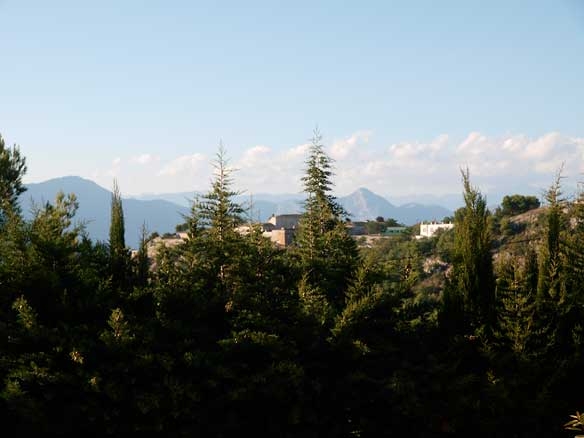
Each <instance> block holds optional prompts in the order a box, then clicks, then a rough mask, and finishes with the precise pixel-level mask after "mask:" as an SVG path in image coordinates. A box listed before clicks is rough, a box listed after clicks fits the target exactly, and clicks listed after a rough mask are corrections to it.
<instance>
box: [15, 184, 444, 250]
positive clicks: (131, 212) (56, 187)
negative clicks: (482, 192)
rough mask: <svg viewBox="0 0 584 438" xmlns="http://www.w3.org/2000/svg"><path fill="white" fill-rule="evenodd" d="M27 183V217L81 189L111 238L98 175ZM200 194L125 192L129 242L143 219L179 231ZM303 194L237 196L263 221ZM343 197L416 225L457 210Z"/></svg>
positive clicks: (366, 210) (294, 207)
mask: <svg viewBox="0 0 584 438" xmlns="http://www.w3.org/2000/svg"><path fill="white" fill-rule="evenodd" d="M26 187H27V191H26V192H24V193H23V194H22V195H21V196H20V204H21V207H22V209H23V212H24V214H25V217H27V218H30V217H32V215H33V210H34V206H35V205H36V206H39V205H43V204H44V203H46V202H53V200H54V199H55V196H56V194H57V193H58V192H59V191H62V192H64V193H65V194H68V193H75V195H76V196H77V200H78V202H79V210H78V212H77V215H76V220H77V221H78V222H80V223H84V224H85V227H86V230H87V233H88V235H89V236H90V237H91V238H92V239H93V240H100V241H107V239H108V236H109V223H110V213H111V212H110V203H111V191H110V190H108V189H106V188H104V187H102V186H100V185H99V184H97V183H95V182H94V181H91V180H89V179H86V178H82V177H79V176H73V175H69V176H63V177H59V178H53V179H49V180H46V181H43V182H39V183H29V184H26ZM122 194H123V188H122ZM196 195H197V192H195V191H193V192H177V193H167V194H160V195H155V194H149V195H139V196H137V197H136V196H127V197H126V196H123V197H122V202H123V207H124V219H125V225H126V226H125V229H126V244H127V245H128V246H129V247H131V248H136V247H137V246H138V244H139V237H140V229H141V227H142V224H145V225H146V227H147V229H148V230H149V232H153V231H156V232H158V233H160V234H163V233H169V232H174V230H175V226H176V225H177V224H179V223H182V222H184V215H188V214H189V210H190V208H189V206H188V201H189V200H192V199H194V198H195V196H196ZM264 196H265V198H264ZM181 198H182V199H183V201H182V202H181V203H177V202H173V199H174V200H177V199H181ZM302 200H303V196H302V194H282V195H278V194H265V195H262V194H254V195H251V196H250V195H239V196H237V197H236V202H239V203H242V204H244V205H245V206H247V207H248V208H249V207H250V205H251V208H250V212H249V213H248V215H249V218H250V219H251V220H254V221H261V222H265V221H267V219H268V218H269V217H270V216H271V215H272V214H276V215H278V214H286V213H301V212H302ZM337 201H338V202H339V204H341V205H342V206H343V207H344V208H345V209H346V210H347V212H348V213H349V214H350V216H349V217H350V218H351V219H352V220H354V221H364V220H374V219H375V218H376V217H378V216H382V217H384V218H385V219H387V218H393V219H395V220H397V221H398V222H401V223H403V224H405V225H413V224H414V223H416V222H419V221H422V220H440V219H442V218H443V217H445V216H450V215H452V211H451V210H449V209H447V208H445V207H442V206H439V205H424V204H418V203H409V204H405V205H402V206H396V205H394V204H392V203H391V202H389V201H388V200H387V199H386V198H384V197H383V196H380V195H378V194H376V193H374V192H372V191H371V190H369V189H367V188H365V187H360V188H358V189H357V190H355V191H354V192H352V193H350V194H349V195H346V196H341V197H338V198H337ZM27 204H28V205H27ZM27 207H28V208H27Z"/></svg>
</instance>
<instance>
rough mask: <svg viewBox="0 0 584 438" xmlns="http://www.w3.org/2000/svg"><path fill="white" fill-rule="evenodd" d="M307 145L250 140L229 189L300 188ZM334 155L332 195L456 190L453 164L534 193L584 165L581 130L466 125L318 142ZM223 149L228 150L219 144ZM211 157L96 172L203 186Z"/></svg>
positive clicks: (498, 184)
mask: <svg viewBox="0 0 584 438" xmlns="http://www.w3.org/2000/svg"><path fill="white" fill-rule="evenodd" d="M309 147H310V145H309V144H306V143H305V144H297V145H290V146H288V147H285V148H279V149H275V148H274V147H271V146H269V145H262V144H260V145H255V146H251V147H248V148H246V149H244V150H243V151H242V152H241V153H240V154H239V156H237V157H230V159H231V160H230V165H232V168H233V169H234V170H235V172H234V174H233V179H234V182H235V188H236V189H238V190H243V191H246V192H248V193H300V192H301V191H302V182H301V178H302V176H303V174H304V168H305V159H306V156H307V153H308V150H309ZM325 149H326V151H327V153H328V154H329V155H330V156H331V158H332V159H333V160H334V172H335V176H334V179H333V181H334V184H335V191H336V193H337V194H338V195H344V194H348V193H350V192H352V191H353V190H356V189H357V188H359V187H367V188H369V189H371V190H373V191H375V192H377V193H379V194H382V195H385V196H389V197H391V196H407V195H414V194H431V195H437V196H439V195H446V194H452V193H460V191H461V175H460V170H461V169H465V168H468V169H469V171H470V175H471V180H472V182H473V184H474V185H476V186H478V187H479V188H480V189H481V190H482V191H483V192H484V193H486V194H488V193H489V192H499V193H526V192H530V193H532V194H534V193H535V194H538V193H541V192H542V191H543V190H544V189H545V188H547V187H548V186H549V185H550V184H551V182H552V181H553V178H554V175H555V173H556V172H557V171H558V170H559V169H560V167H562V166H563V175H564V176H566V181H567V182H568V183H569V184H573V185H575V184H576V182H578V181H579V180H580V179H582V177H581V175H582V173H583V172H584V137H573V136H567V135H563V134H561V133H559V132H549V133H546V134H544V135H542V136H539V137H535V138H531V137H529V136H527V135H524V134H515V135H502V136H489V135H486V134H484V133H481V132H470V133H469V134H468V135H467V136H466V137H464V138H461V139H454V138H452V137H451V136H450V135H448V134H440V135H437V136H436V137H435V138H434V139H431V140H430V141H401V142H397V143H384V142H383V141H382V140H381V139H379V138H376V137H375V134H374V133H373V132H371V131H368V130H360V131H356V132H354V133H352V134H351V135H349V136H347V137H344V138H340V139H335V140H333V141H331V142H330V144H328V145H325ZM227 152H228V155H229V150H228V149H227ZM212 159H213V157H212V156H208V155H205V154H203V153H199V152H195V153H192V154H188V155H180V156H177V157H165V158H163V157H160V156H157V155H154V154H150V153H148V152H144V153H143V154H139V155H136V156H132V157H128V158H124V157H115V158H114V159H113V160H112V161H111V164H110V167H109V168H108V169H105V170H103V171H101V172H98V173H96V174H95V175H93V176H94V178H95V179H97V180H98V182H100V183H104V185H105V186H109V185H111V178H112V176H115V177H116V178H117V179H118V180H119V182H120V186H121V187H122V189H124V187H127V188H126V189H125V190H127V192H128V193H131V194H138V193H146V192H149V193H155V192H158V193H161V192H180V191H195V190H196V191H204V190H207V189H208V188H209V186H210V185H209V182H210V180H211V178H212V172H213V168H212V165H211V161H212Z"/></svg>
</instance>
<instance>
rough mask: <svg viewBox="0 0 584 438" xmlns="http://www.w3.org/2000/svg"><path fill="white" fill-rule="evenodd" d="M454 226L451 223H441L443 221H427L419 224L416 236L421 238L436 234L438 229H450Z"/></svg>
mask: <svg viewBox="0 0 584 438" xmlns="http://www.w3.org/2000/svg"><path fill="white" fill-rule="evenodd" d="M452 228H454V224H453V223H443V222H434V221H432V222H429V223H424V222H422V223H421V224H420V234H419V235H417V236H416V238H418V239H421V238H422V237H432V236H433V235H434V234H436V231H438V230H451V229H452Z"/></svg>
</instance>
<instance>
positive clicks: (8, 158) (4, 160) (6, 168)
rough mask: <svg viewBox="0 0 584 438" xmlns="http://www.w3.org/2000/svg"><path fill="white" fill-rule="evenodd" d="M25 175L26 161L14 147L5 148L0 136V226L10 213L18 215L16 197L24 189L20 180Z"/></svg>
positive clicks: (18, 149) (16, 147)
mask: <svg viewBox="0 0 584 438" xmlns="http://www.w3.org/2000/svg"><path fill="white" fill-rule="evenodd" d="M25 173H26V160H25V158H24V157H23V156H22V155H21V154H20V148H19V147H18V146H16V145H14V146H12V147H11V148H10V147H6V144H5V143H4V139H3V138H2V136H1V135H0V225H1V224H3V223H4V222H5V221H6V220H7V218H6V216H7V215H9V214H10V213H19V212H20V208H19V206H18V197H19V196H20V195H21V194H22V193H24V191H25V190H26V187H24V184H23V183H22V178H23V176H24V174H25Z"/></svg>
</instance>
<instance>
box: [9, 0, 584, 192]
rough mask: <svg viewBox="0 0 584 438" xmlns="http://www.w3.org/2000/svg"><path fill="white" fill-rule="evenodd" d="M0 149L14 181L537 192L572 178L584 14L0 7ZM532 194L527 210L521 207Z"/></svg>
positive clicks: (449, 5)
mask: <svg viewBox="0 0 584 438" xmlns="http://www.w3.org/2000/svg"><path fill="white" fill-rule="evenodd" d="M0 59H1V63H2V67H1V68H0V134H1V135H2V136H3V138H4V140H5V141H6V143H7V144H9V145H13V144H17V145H19V147H20V149H21V152H22V153H23V154H24V155H25V156H26V158H27V164H28V173H27V175H26V178H25V180H26V181H27V182H40V181H44V180H47V179H50V178H54V177H59V176H65V175H78V176H82V177H85V178H88V179H91V180H93V181H95V182H97V183H98V184H100V185H102V186H104V187H106V188H111V186H112V184H113V180H114V178H115V179H117V181H118V184H119V186H120V189H121V191H122V193H123V194H124V195H138V194H141V193H165V192H183V191H204V190H207V189H208V188H209V186H210V179H211V176H212V165H211V163H212V160H213V159H214V157H215V154H216V152H217V149H218V146H219V144H220V143H222V144H223V145H224V147H225V149H226V151H227V155H228V157H229V159H230V165H231V166H232V167H233V168H234V169H236V171H235V173H234V183H235V188H237V189H238V190H244V191H246V192H248V193H298V192H300V191H301V190H302V186H301V182H300V178H301V176H302V174H303V169H304V167H305V166H304V161H305V159H306V153H307V148H308V144H309V143H310V139H311V137H312V136H313V132H314V130H315V129H318V130H319V131H320V133H321V134H322V137H323V144H324V146H325V150H326V151H327V153H328V154H329V155H330V156H331V157H332V158H333V159H334V160H335V177H334V179H333V182H334V184H335V193H336V194H338V195H345V194H348V193H350V192H352V191H354V190H356V189H357V188H359V187H367V188H369V189H370V190H372V191H374V192H376V193H379V194H381V195H383V196H387V197H388V198H389V199H391V198H392V197H394V198H398V197H406V198H407V197H408V196H413V195H419V194H422V193H423V194H429V195H436V196H438V195H445V194H451V193H460V192H461V190H462V188H461V187H462V186H461V175H460V169H461V168H467V167H468V169H469V171H470V175H471V181H472V182H473V183H474V185H476V186H477V187H478V188H480V189H481V191H483V193H485V194H486V195H487V196H488V194H489V193H495V192H507V193H524V194H541V193H542V192H543V190H544V189H545V188H546V187H548V186H549V185H550V184H551V183H552V182H553V179H554V175H555V174H556V173H557V172H558V170H559V169H560V167H562V166H563V171H562V173H563V175H564V176H565V181H566V183H567V184H576V183H577V182H578V181H580V179H582V176H581V175H582V172H584V0H546V1H543V0H531V1H529V2H527V1H523V0H521V1H520V0H504V1H499V0H490V1H488V2H487V1H484V0H461V1H456V0H444V1H433V0H427V1H421V0H411V1H391V0H385V1H366V0H362V1H358V2H357V1H339V0H336V1H316V0H313V1H302V0H295V1H293V2H291V1H276V0H272V1H265V2H258V1H253V0H248V1H245V2H243V1H221V2H209V1H204V2H202V1H201V2H198V1H181V0H175V1H170V0H169V1H147V0H142V1H137V0H136V1H134V0H124V1H108V0H103V1H100V2H89V1H59V0H53V1H32V0H31V1H28V0H0ZM527 192H530V193H527Z"/></svg>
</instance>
